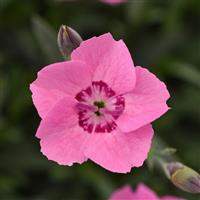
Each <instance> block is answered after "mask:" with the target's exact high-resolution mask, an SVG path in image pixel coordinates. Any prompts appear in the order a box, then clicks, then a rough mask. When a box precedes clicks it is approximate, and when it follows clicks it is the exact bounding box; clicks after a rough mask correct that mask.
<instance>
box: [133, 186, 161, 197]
mask: <svg viewBox="0 0 200 200" xmlns="http://www.w3.org/2000/svg"><path fill="white" fill-rule="evenodd" d="M133 197H134V198H133V199H137V200H144V199H146V200H159V198H158V196H157V194H156V193H155V192H154V191H153V190H151V189H150V188H148V187H147V186H146V185H144V184H142V183H140V184H139V185H138V187H137V189H136V191H135V192H134V196H133Z"/></svg>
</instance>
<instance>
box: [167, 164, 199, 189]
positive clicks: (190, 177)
mask: <svg viewBox="0 0 200 200" xmlns="http://www.w3.org/2000/svg"><path fill="white" fill-rule="evenodd" d="M166 170H167V172H168V173H169V174H168V175H169V178H170V180H171V181H172V182H173V184H174V185H175V186H177V187H178V188H180V189H182V190H184V191H186V192H190V193H200V175H199V174H198V173H197V172H196V171H194V170H193V169H191V168H190V167H187V166H185V165H183V164H182V163H180V162H170V163H167V164H166Z"/></svg>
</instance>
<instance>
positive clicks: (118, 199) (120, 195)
mask: <svg viewBox="0 0 200 200" xmlns="http://www.w3.org/2000/svg"><path fill="white" fill-rule="evenodd" d="M123 199H124V200H133V192H132V189H131V187H130V186H129V185H125V186H124V187H122V188H120V189H118V190H117V191H115V192H114V193H113V194H112V195H111V197H110V198H109V200H123Z"/></svg>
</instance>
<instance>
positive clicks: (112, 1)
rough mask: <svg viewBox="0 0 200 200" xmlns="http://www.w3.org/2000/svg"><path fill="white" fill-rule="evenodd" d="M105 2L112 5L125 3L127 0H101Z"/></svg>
mask: <svg viewBox="0 0 200 200" xmlns="http://www.w3.org/2000/svg"><path fill="white" fill-rule="evenodd" d="M100 1H102V2H104V3H107V4H111V5H117V4H121V3H125V2H126V1H127V0H100Z"/></svg>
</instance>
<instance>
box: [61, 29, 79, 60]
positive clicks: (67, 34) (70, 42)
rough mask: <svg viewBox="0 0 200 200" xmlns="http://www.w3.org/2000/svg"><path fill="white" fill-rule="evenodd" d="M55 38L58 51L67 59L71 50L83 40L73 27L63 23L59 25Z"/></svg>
mask: <svg viewBox="0 0 200 200" xmlns="http://www.w3.org/2000/svg"><path fill="white" fill-rule="evenodd" d="M57 40H58V46H59V49H60V52H61V53H62V54H63V56H64V57H65V58H67V59H68V58H70V55H71V53H72V51H73V50H74V49H76V48H77V47H79V46H80V44H81V42H82V41H83V40H82V38H81V36H80V35H79V34H78V33H77V32H76V31H75V30H74V29H72V28H70V27H69V26H65V25H61V27H60V30H59V32H58V39H57Z"/></svg>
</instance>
